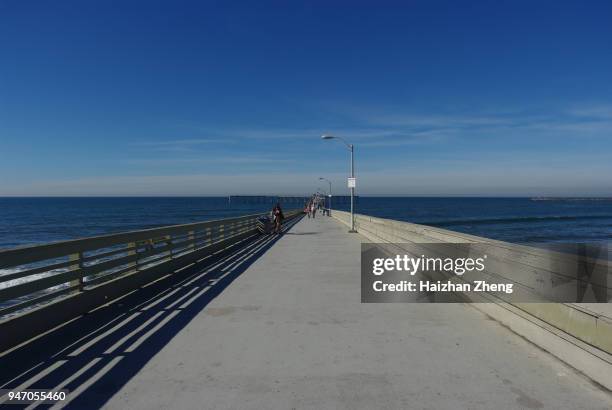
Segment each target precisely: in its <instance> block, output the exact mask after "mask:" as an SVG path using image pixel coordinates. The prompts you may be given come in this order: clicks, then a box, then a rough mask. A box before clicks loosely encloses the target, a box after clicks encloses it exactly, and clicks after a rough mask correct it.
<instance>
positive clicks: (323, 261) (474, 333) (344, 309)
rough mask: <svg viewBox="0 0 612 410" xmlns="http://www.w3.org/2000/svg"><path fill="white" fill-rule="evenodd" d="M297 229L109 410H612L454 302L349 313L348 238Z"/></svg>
mask: <svg viewBox="0 0 612 410" xmlns="http://www.w3.org/2000/svg"><path fill="white" fill-rule="evenodd" d="M361 240H362V238H361V237H360V236H359V235H357V234H348V233H346V228H345V227H344V226H342V225H340V224H339V223H338V222H336V221H334V220H331V219H330V218H326V217H320V216H318V217H317V219H316V220H309V219H303V220H302V221H300V222H299V223H298V224H297V225H296V226H295V227H294V228H293V229H292V230H291V231H290V232H289V233H287V234H286V235H285V236H284V237H283V238H282V239H281V240H279V241H278V242H277V243H275V244H274V245H273V246H272V247H271V248H270V249H268V250H267V252H266V253H265V254H263V256H261V257H260V258H259V259H257V260H256V261H255V262H254V263H253V264H252V265H251V266H250V267H249V268H248V269H247V270H246V271H245V272H244V273H242V274H241V275H240V276H239V277H238V278H237V279H235V280H234V281H233V282H232V283H231V284H230V285H229V286H228V287H227V288H226V289H224V290H223V292H222V293H221V294H220V295H218V296H217V297H216V298H215V299H213V300H212V301H211V302H210V303H209V304H208V305H207V306H206V307H205V308H204V309H203V310H202V311H200V312H199V313H198V314H197V315H196V316H195V317H194V318H193V319H192V320H191V322H189V324H188V325H187V326H186V327H184V328H183V329H182V330H181V331H180V332H178V333H177V334H176V335H173V337H172V338H171V339H170V340H169V342H168V343H167V344H165V346H163V348H161V349H160V350H159V351H158V352H157V353H156V354H155V355H154V356H153V357H152V358H151V359H150V360H148V362H147V363H146V365H144V367H143V368H142V369H140V371H139V372H137V373H136V374H135V376H134V377H132V378H131V379H130V380H129V381H128V382H127V383H126V384H124V385H123V386H122V387H121V388H120V390H119V391H118V392H117V393H116V394H115V395H114V396H113V397H112V398H111V399H110V400H109V401H108V402H106V404H105V408H109V409H127V408H129V409H158V408H164V409H171V408H172V409H217V408H218V409H292V408H297V409H378V408H388V409H399V408H410V409H413V408H414V409H538V408H546V409H610V408H612V399H611V396H610V394H609V392H607V391H603V390H602V389H600V388H599V387H598V386H596V385H594V384H592V383H591V382H590V381H589V380H588V379H586V378H585V377H583V376H582V375H580V374H578V373H577V372H575V371H574V370H572V369H571V368H569V367H567V366H566V365H564V364H563V363H561V362H560V361H558V360H557V359H555V358H554V357H552V356H550V355H549V354H548V353H546V352H544V351H542V350H540V349H538V348H537V347H535V346H534V345H532V344H530V343H528V342H526V341H525V340H523V339H521V338H520V337H518V336H516V335H515V334H514V333H512V332H510V331H509V330H507V329H505V328H503V327H501V326H500V325H499V324H498V323H497V322H494V321H492V320H488V319H487V318H486V317H485V316H484V315H482V314H481V313H479V312H477V311H476V310H475V309H473V308H471V307H468V306H464V305H458V304H452V305H433V304H418V305H417V304H361V303H360V257H359V252H360V246H359V244H360V241H361Z"/></svg>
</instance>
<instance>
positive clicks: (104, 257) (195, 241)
mask: <svg viewBox="0 0 612 410" xmlns="http://www.w3.org/2000/svg"><path fill="white" fill-rule="evenodd" d="M299 213H300V211H289V212H287V213H286V215H287V217H288V218H291V217H293V216H296V215H297V214H299ZM264 215H266V214H254V215H246V216H241V217H237V218H229V219H220V220H213V221H206V222H198V223H191V224H184V225H173V226H164V227H160V228H153V229H145V230H139V231H132V232H122V233H117V234H110V235H103V236H96V237H90V238H83V239H75V240H68V241H61V242H54V243H49V244H44V245H35V246H25V247H20V248H15V249H7V250H0V269H2V270H4V271H5V272H7V273H5V274H3V275H2V274H0V318H2V317H4V316H6V315H8V314H10V313H14V312H16V311H22V310H24V309H26V308H28V307H32V306H35V305H36V306H40V305H41V304H44V303H45V302H49V301H51V300H53V299H55V298H58V297H60V296H65V295H67V294H71V293H75V292H86V291H87V290H88V289H90V288H92V287H95V286H98V285H100V284H103V283H106V282H108V281H111V280H113V279H116V278H118V277H121V276H123V275H129V274H134V273H138V272H143V271H146V270H147V269H149V268H151V267H154V266H157V265H159V264H161V263H163V262H166V261H172V260H175V259H178V258H180V257H182V256H184V255H188V254H191V253H193V252H196V251H203V250H205V249H207V248H211V249H212V248H218V246H217V247H215V246H214V245H216V244H222V243H228V244H229V243H231V242H232V240H233V239H234V238H235V239H238V238H242V237H244V235H245V234H249V233H253V234H254V233H255V232H256V229H257V219H258V218H259V217H261V216H264Z"/></svg>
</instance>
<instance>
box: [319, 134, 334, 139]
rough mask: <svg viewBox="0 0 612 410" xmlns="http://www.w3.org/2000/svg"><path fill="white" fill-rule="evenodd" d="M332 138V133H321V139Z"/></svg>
mask: <svg viewBox="0 0 612 410" xmlns="http://www.w3.org/2000/svg"><path fill="white" fill-rule="evenodd" d="M333 138H335V137H334V136H333V135H327V134H323V135H321V139H323V140H331V139H333Z"/></svg>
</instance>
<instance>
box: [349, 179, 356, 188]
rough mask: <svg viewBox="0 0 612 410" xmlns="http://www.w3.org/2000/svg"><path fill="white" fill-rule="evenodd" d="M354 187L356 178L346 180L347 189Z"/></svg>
mask: <svg viewBox="0 0 612 410" xmlns="http://www.w3.org/2000/svg"><path fill="white" fill-rule="evenodd" d="M355 186H356V178H350V177H349V179H348V187H349V188H355Z"/></svg>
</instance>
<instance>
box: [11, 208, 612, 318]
mask: <svg viewBox="0 0 612 410" xmlns="http://www.w3.org/2000/svg"><path fill="white" fill-rule="evenodd" d="M272 205H273V204H272V203H271V200H270V201H268V202H266V203H252V204H249V203H236V201H234V203H229V201H228V198H221V197H218V198H211V197H207V198H205V197H194V198H159V197H158V198H0V249H2V248H12V247H17V246H25V245H33V244H42V243H48V242H53V241H60V240H67V239H76V238H83V237H89V236H95V235H103V234H108V233H115V232H125V231H131V230H138V229H146V228H153V227H158V226H164V225H175V224H184V223H190V222H198V221H206V220H212V219H220V218H230V217H234V216H240V215H247V214H254V213H259V212H266V211H269V210H270V208H271V207H272ZM295 207H298V204H285V206H284V208H285V209H290V208H295ZM299 207H301V205H300V206H299ZM333 208H334V209H343V210H348V204H335V205H333ZM356 211H357V212H358V213H362V214H367V215H372V216H377V217H381V218H390V219H396V220H402V221H408V222H415V223H420V224H426V225H433V226H438V227H441V228H445V229H450V230H455V231H459V232H465V233H469V234H473V235H478V236H483V237H488V238H493V239H499V240H503V241H508V242H515V243H534V244H539V245H541V244H554V243H571V242H595V243H606V242H608V241H610V239H611V238H612V200H575V199H574V200H572V199H566V200H532V199H530V198H398V197H390V198H383V197H360V198H359V200H358V202H357V205H356ZM22 269H24V267H17V268H14V269H0V276H2V275H4V274H10V273H13V272H19V271H21V270H22ZM65 270H66V268H64V269H60V270H57V271H51V272H46V273H42V274H36V275H31V276H29V277H27V278H18V279H13V280H11V281H5V282H3V283H0V288H3V287H9V286H14V285H17V284H19V283H22V282H24V281H29V280H34V279H38V278H41V277H44V276H49V275H53V274H56V273H59V272H62V271H65ZM61 287H62V285H59V286H56V287H55V288H53V289H59V288H61ZM53 289H52V290H53ZM0 307H2V304H0Z"/></svg>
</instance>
